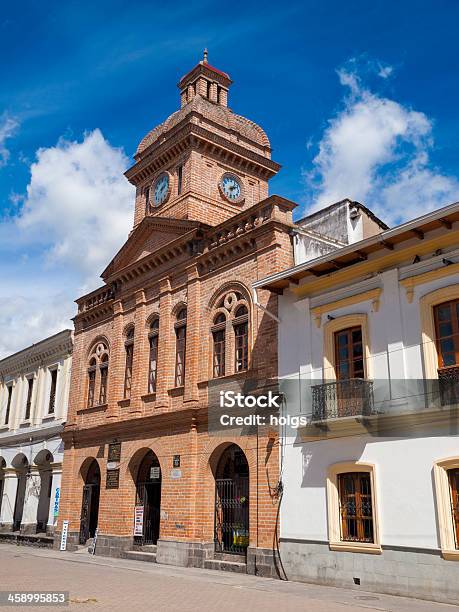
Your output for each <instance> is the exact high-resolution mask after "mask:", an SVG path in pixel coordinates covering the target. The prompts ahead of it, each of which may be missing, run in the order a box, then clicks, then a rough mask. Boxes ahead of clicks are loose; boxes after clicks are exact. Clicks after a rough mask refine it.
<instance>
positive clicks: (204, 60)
mask: <svg viewBox="0 0 459 612" xmlns="http://www.w3.org/2000/svg"><path fill="white" fill-rule="evenodd" d="M202 61H203V62H204V64H207V47H206V48H205V49H204V59H203V60H202Z"/></svg>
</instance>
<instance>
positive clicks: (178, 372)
mask: <svg viewBox="0 0 459 612" xmlns="http://www.w3.org/2000/svg"><path fill="white" fill-rule="evenodd" d="M186 316H187V312H186V308H181V309H180V311H179V312H178V314H177V320H176V322H175V386H176V387H182V386H183V385H184V384H185V355H186Z"/></svg>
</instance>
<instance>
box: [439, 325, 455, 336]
mask: <svg viewBox="0 0 459 612" xmlns="http://www.w3.org/2000/svg"><path fill="white" fill-rule="evenodd" d="M438 328H439V332H440V336H441V337H442V338H443V337H444V336H451V335H452V334H453V326H452V324H451V323H440V325H439V326H438Z"/></svg>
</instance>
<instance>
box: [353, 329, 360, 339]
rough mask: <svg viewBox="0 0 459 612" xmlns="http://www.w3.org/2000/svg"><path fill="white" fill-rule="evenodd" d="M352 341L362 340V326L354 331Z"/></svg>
mask: <svg viewBox="0 0 459 612" xmlns="http://www.w3.org/2000/svg"><path fill="white" fill-rule="evenodd" d="M352 342H362V330H361V329H360V328H359V329H355V330H354V331H353V332H352Z"/></svg>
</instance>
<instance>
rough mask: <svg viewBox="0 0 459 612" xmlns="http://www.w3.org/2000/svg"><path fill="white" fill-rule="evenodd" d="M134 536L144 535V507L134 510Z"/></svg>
mask: <svg viewBox="0 0 459 612" xmlns="http://www.w3.org/2000/svg"><path fill="white" fill-rule="evenodd" d="M134 535H135V536H141V535H143V506H135V508H134Z"/></svg>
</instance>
